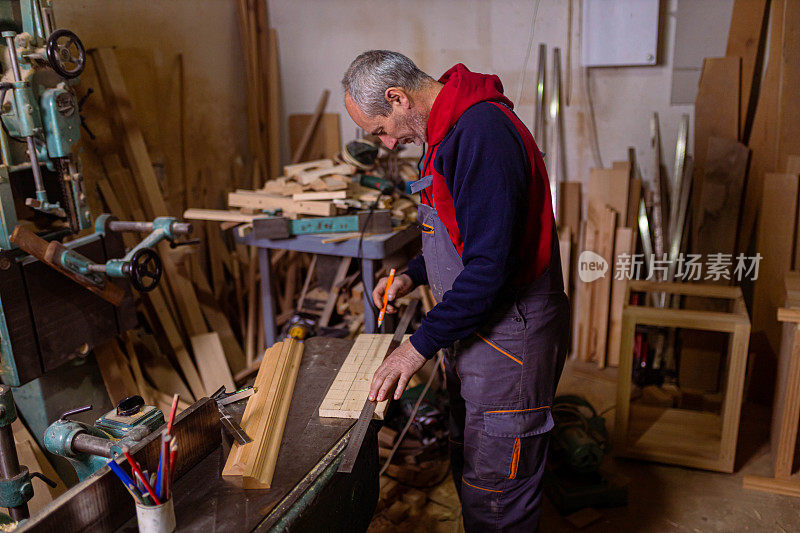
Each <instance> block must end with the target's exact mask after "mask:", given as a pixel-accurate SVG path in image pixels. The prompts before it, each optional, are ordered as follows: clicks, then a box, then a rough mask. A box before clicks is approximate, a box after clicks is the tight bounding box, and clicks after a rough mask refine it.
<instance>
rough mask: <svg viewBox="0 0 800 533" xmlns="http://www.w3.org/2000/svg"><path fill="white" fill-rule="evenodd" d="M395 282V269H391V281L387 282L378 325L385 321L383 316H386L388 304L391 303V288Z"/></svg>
mask: <svg viewBox="0 0 800 533" xmlns="http://www.w3.org/2000/svg"><path fill="white" fill-rule="evenodd" d="M393 282H394V269H391V270H390V271H389V281H388V282H387V283H386V290H385V291H384V293H383V307H381V312H380V313H379V314H378V327H381V324H382V323H383V317H384V316H386V306H387V305H388V304H389V289H391V288H392V283H393Z"/></svg>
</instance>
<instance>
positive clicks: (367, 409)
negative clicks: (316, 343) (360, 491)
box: [337, 298, 419, 473]
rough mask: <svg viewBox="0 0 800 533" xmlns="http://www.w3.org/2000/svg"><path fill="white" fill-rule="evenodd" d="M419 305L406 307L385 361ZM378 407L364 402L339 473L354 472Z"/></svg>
mask: <svg viewBox="0 0 800 533" xmlns="http://www.w3.org/2000/svg"><path fill="white" fill-rule="evenodd" d="M418 305H419V299H418V298H414V299H413V300H411V301H410V302H409V303H408V307H406V310H405V311H404V312H403V316H402V317H401V318H400V323H399V324H398V325H397V329H396V330H395V331H394V336H393V337H392V342H391V343H389V347H388V348H387V349H386V353H385V354H384V355H383V358H384V359H386V356H388V355H389V354H390V353H392V352H393V351H394V350H395V349H397V347H398V346H400V344H401V343H402V342H403V336H404V335H405V334H406V330H407V329H408V326H409V324H410V323H411V319H412V318H414V314H415V313H416V312H417V306H418ZM377 405H378V402H372V401H370V400H369V398H367V400H366V401H365V402H364V407H363V408H362V409H361V414H360V415H359V416H358V420H357V421H356V423H355V425H354V426H353V429H351V430H350V441H349V442H348V444H347V449H345V451H344V456H343V457H342V462H340V463H339V468H338V470H337V471H338V472H344V473H350V472H352V471H353V465H355V463H356V459H357V458H358V452H359V451H360V450H361V444H362V443H363V442H364V437H365V436H366V434H367V428H369V424H370V422H372V416H373V415H374V414H375V407H377Z"/></svg>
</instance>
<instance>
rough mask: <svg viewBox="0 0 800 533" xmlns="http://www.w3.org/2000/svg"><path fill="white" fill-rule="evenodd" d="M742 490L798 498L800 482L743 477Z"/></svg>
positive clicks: (751, 476) (799, 495) (750, 476)
mask: <svg viewBox="0 0 800 533" xmlns="http://www.w3.org/2000/svg"><path fill="white" fill-rule="evenodd" d="M742 488H745V489H748V490H760V491H761V492H770V493H772V494H783V495H784V496H794V497H795V498H800V481H796V480H787V479H775V478H771V477H762V476H753V475H745V476H744V477H743V478H742Z"/></svg>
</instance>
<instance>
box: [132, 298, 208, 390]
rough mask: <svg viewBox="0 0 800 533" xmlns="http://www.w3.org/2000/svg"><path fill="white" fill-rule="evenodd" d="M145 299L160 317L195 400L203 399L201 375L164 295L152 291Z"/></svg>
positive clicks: (160, 323) (161, 324)
mask: <svg viewBox="0 0 800 533" xmlns="http://www.w3.org/2000/svg"><path fill="white" fill-rule="evenodd" d="M144 299H145V301H146V302H147V303H148V304H149V305H150V308H151V309H152V310H153V312H154V313H155V315H156V316H157V317H158V326H160V327H161V328H162V329H163V331H164V336H165V337H166V339H167V342H168V343H169V346H170V348H171V349H172V353H173V354H174V355H175V360H176V361H177V362H178V366H180V369H181V372H182V373H183V377H184V378H185V379H186V383H187V384H188V385H189V389H190V390H191V391H192V394H193V395H194V397H195V398H202V397H203V396H205V388H204V387H203V382H202V380H201V379H200V374H198V373H197V369H196V368H195V366H194V363H192V360H191V358H190V357H189V352H187V351H186V347H185V346H184V345H183V340H182V339H181V335H180V332H179V331H178V329H177V327H176V325H175V322H174V321H173V320H172V316H170V314H169V310H168V309H167V303H166V302H165V301H164V295H163V294H161V292H159V291H152V292H149V293H146V295H145V296H144Z"/></svg>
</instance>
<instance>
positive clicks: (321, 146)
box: [289, 113, 342, 159]
mask: <svg viewBox="0 0 800 533" xmlns="http://www.w3.org/2000/svg"><path fill="white" fill-rule="evenodd" d="M313 118H314V115H312V114H310V113H304V114H294V115H289V153H294V152H295V151H296V150H297V147H298V146H299V144H300V140H301V137H302V135H303V133H304V132H305V130H306V128H308V124H309V123H310V122H311V120H312V119H313ZM339 132H340V119H339V113H325V114H323V115H322V117H321V118H320V121H319V125H318V126H317V129H316V130H315V131H314V134H313V135H312V136H311V140H310V141H309V143H308V148H307V149H306V153H305V157H306V158H307V159H323V158H333V157H336V155H337V154H338V153H339V152H341V151H342V141H341V136H340V133H339Z"/></svg>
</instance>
